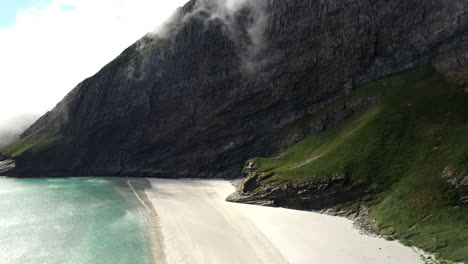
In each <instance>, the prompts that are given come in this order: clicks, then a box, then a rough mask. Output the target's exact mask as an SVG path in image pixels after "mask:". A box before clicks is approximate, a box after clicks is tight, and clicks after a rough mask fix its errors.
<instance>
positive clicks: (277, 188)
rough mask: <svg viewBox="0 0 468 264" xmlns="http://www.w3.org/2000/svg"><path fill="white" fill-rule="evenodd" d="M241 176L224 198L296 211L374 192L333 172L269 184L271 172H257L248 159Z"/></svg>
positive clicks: (334, 203) (368, 187) (365, 185)
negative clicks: (315, 178) (319, 178)
mask: <svg viewBox="0 0 468 264" xmlns="http://www.w3.org/2000/svg"><path fill="white" fill-rule="evenodd" d="M244 176H245V179H244V180H242V181H240V182H239V183H238V187H237V191H236V192H235V193H233V194H231V195H230V196H229V197H228V198H227V201H230V202H239V203H248V204H256V205H264V206H274V207H286V208H292V209H300V210H322V209H324V208H331V207H333V206H335V205H338V204H341V203H344V202H348V201H351V200H354V199H356V198H358V197H361V196H362V195H364V194H366V193H371V192H375V191H376V190H375V187H374V186H370V185H369V184H366V183H357V182H353V181H351V180H349V179H346V178H345V176H344V175H340V174H337V175H334V176H333V177H330V178H329V179H324V180H322V181H315V182H310V181H309V182H308V181H305V182H298V183H294V182H285V183H283V184H277V183H274V184H269V183H268V181H266V180H267V179H268V178H269V177H271V176H272V175H271V174H269V173H268V172H266V173H262V172H257V171H256V170H255V168H254V164H252V163H251V162H248V164H247V166H246V167H245V168H244Z"/></svg>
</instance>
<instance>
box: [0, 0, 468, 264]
mask: <svg viewBox="0 0 468 264" xmlns="http://www.w3.org/2000/svg"><path fill="white" fill-rule="evenodd" d="M239 3H240V4H238V5H234V6H230V5H227V4H226V2H225V1H215V0H198V1H196V0H192V1H190V2H189V3H187V4H186V5H185V6H184V7H182V8H180V9H179V10H178V11H177V12H176V14H175V15H174V16H173V18H172V19H171V20H170V21H169V22H168V23H167V25H166V27H165V28H164V30H163V31H161V32H158V33H155V34H148V35H146V36H144V37H143V38H141V39H140V40H139V41H137V42H136V43H135V44H134V45H132V46H131V47H129V48H128V49H126V50H125V51H124V52H123V53H122V54H121V55H120V56H118V57H117V58H116V59H115V60H113V61H112V62H110V63H109V64H108V65H106V66H105V67H104V68H103V69H102V70H101V71H99V72H98V73H97V74H96V75H94V76H92V77H90V78H88V79H86V80H84V81H83V82H82V83H80V84H79V85H78V86H77V87H75V88H74V89H73V90H72V91H71V92H70V93H69V94H68V95H67V96H66V97H65V98H64V99H63V100H62V101H61V102H60V103H59V104H58V105H57V106H56V107H55V108H54V109H53V110H51V111H50V112H48V113H47V114H46V115H44V116H43V117H41V118H40V119H39V120H38V121H37V122H36V123H35V124H33V125H32V126H31V127H30V128H29V129H27V130H26V131H25V132H24V133H23V134H22V135H21V138H20V140H18V141H17V142H15V143H13V144H10V145H8V146H6V147H4V148H3V149H1V150H0V153H2V154H3V155H4V156H5V157H4V158H3V159H7V158H8V159H7V160H6V161H3V162H1V163H0V167H2V164H7V165H5V166H4V168H3V169H1V168H0V172H2V171H3V173H4V174H7V175H11V176H33V177H38V176H80V175H100V176H148V177H173V178H177V177H201V178H210V177H223V178H235V177H239V176H241V175H242V171H244V174H245V176H246V179H245V180H244V181H243V182H242V183H240V185H239V188H238V193H236V194H235V195H232V196H231V197H230V198H229V199H230V200H232V201H240V202H249V203H256V204H263V205H272V206H286V207H292V208H297V209H315V210H320V209H324V208H330V207H333V208H335V210H336V211H337V212H347V214H349V213H353V214H360V212H361V211H365V212H369V215H370V216H371V217H372V218H373V219H374V220H375V221H376V222H377V224H376V225H375V229H376V230H377V231H378V232H386V234H387V235H389V237H392V238H399V239H401V240H404V241H406V242H407V243H409V244H410V243H412V244H416V245H418V246H420V247H422V248H424V249H426V250H428V251H431V252H437V253H439V254H440V256H441V257H442V258H448V259H451V260H459V261H467V260H468V245H467V244H468V243H466V241H467V240H468V237H467V235H466V234H468V230H467V229H466V228H467V227H466V224H464V223H466V221H467V220H468V209H467V202H466V201H467V200H466V199H468V198H467V197H468V190H467V188H468V187H467V185H468V183H467V181H468V179H467V178H466V176H468V175H465V174H466V173H465V172H466V171H468V143H467V142H466V139H465V137H464V135H466V133H468V126H467V123H468V120H467V118H466V116H465V113H467V112H468V111H467V110H468V109H467V108H466V107H467V105H468V101H467V97H468V96H467V95H468V88H467V87H468V86H467V83H468V49H467V47H468V33H467V29H468V2H467V1H460V0H439V1H419V0H394V1H386V0H372V1H363V0H340V1H339V0H328V1H319V0H287V1H272V0H257V1H253V0H244V1H240V2H239ZM255 157H264V158H255ZM267 157H272V158H267ZM12 160H13V161H14V162H15V163H16V167H15V168H12V167H13V166H12V165H11V164H12V162H13V161H12ZM246 162H247V163H246ZM244 165H245V168H244ZM362 208H367V209H366V210H361V209H362ZM369 208H372V209H369ZM453 208H457V209H453ZM453 210H455V211H453ZM366 215H367V214H366ZM369 215H367V216H369ZM367 216H366V217H367ZM444 221H450V223H451V227H450V228H448V227H447V224H446V222H444ZM410 229H411V230H410ZM408 230H410V231H408Z"/></svg>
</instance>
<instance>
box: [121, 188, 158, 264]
mask: <svg viewBox="0 0 468 264" xmlns="http://www.w3.org/2000/svg"><path fill="white" fill-rule="evenodd" d="M127 185H128V186H129V188H130V189H131V190H132V191H133V192H134V194H135V196H136V198H137V199H138V200H139V201H140V202H141V204H142V206H143V207H144V210H142V213H143V215H144V217H145V224H146V226H147V230H148V231H147V233H146V234H147V239H148V241H149V246H150V250H151V254H152V263H153V264H166V263H167V258H166V252H165V246H164V234H163V232H162V230H161V225H160V220H159V216H158V214H157V212H156V210H155V208H154V206H153V204H152V203H151V201H150V200H149V199H148V196H147V195H146V192H145V189H148V188H151V184H150V182H149V181H148V180H146V179H128V180H127Z"/></svg>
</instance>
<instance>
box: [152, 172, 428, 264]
mask: <svg viewBox="0 0 468 264" xmlns="http://www.w3.org/2000/svg"><path fill="white" fill-rule="evenodd" d="M149 180H150V182H151V185H152V189H146V190H145V192H146V194H147V196H148V199H149V200H150V201H151V202H152V203H153V206H154V208H155V209H156V211H157V214H158V216H159V222H160V226H161V230H162V233H163V236H164V245H165V253H166V256H167V262H168V263H170V264H172V263H187V264H197V263H200V264H209V263H213V264H215V263H216V264H230V263H236V264H237V263H242V264H250V263H252V264H253V263H266V264H274V263H294V264H313V263H317V264H365V263H369V264H371V263H372V264H393V263H395V264H418V263H423V261H422V260H421V259H420V256H419V254H417V253H416V252H415V251H414V250H413V249H412V248H408V247H405V246H403V245H401V244H399V243H398V242H395V241H386V240H384V239H381V238H376V237H370V236H365V235H361V234H360V233H359V231H358V230H356V229H355V228H354V227H353V224H352V222H351V221H350V220H347V219H345V218H341V217H334V216H328V215H322V214H317V213H312V212H305V211H296V210H289V209H283V208H269V207H261V206H253V205H244V204H235V203H228V202H226V201H225V200H224V199H225V198H226V197H227V196H228V195H229V194H230V193H232V192H233V191H234V187H233V186H232V184H231V183H230V182H229V181H223V180H192V179H190V180H166V179H149Z"/></svg>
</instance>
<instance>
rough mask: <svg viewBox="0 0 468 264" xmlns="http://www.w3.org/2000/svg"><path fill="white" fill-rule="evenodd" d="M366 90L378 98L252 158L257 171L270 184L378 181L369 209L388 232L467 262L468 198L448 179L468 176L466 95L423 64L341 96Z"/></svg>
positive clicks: (443, 256)
mask: <svg viewBox="0 0 468 264" xmlns="http://www.w3.org/2000/svg"><path fill="white" fill-rule="evenodd" d="M368 96H376V97H378V98H379V103H378V104H377V105H375V106H374V107H372V108H370V109H369V110H367V111H365V112H363V113H361V114H358V115H356V116H355V117H353V118H352V119H349V120H348V121H346V122H345V123H344V124H342V125H340V126H338V127H335V128H332V129H330V130H327V131H326V132H324V133H320V134H317V135H312V136H310V137H308V138H306V139H305V140H303V141H302V142H300V143H298V144H297V145H295V146H293V147H292V148H290V149H289V150H288V151H287V152H286V153H284V154H283V155H281V156H280V157H275V158H256V159H253V160H252V161H253V163H254V164H255V168H256V170H258V171H268V172H269V173H274V175H273V176H272V177H271V178H269V179H267V180H265V181H268V182H269V183H270V184H281V183H285V182H288V183H289V182H300V181H317V180H320V179H324V178H330V177H333V176H334V175H336V174H340V175H345V177H347V178H348V179H352V180H354V181H357V182H365V183H369V184H373V185H377V186H378V187H379V189H380V190H382V191H381V192H380V193H379V194H376V195H375V196H376V197H374V198H376V202H374V206H373V207H372V210H371V214H370V215H371V217H373V218H374V219H376V220H377V223H378V225H379V227H380V228H381V229H382V230H384V231H385V232H386V233H387V235H388V236H389V237H391V238H397V239H400V240H401V241H403V242H404V243H407V244H413V245H416V246H418V247H421V248H423V249H425V250H427V251H429V252H434V253H437V254H438V257H439V258H441V259H450V260H452V261H464V262H468V206H467V205H468V204H466V203H465V204H463V203H462V202H461V201H460V195H461V194H460V191H463V190H460V188H457V187H455V186H454V184H450V183H448V182H447V181H450V182H452V183H455V182H458V183H459V182H460V181H461V180H462V179H463V178H464V177H466V176H468V115H467V113H468V95H467V94H465V93H464V91H463V88H462V87H459V86H456V85H452V84H449V83H447V82H446V81H445V80H444V78H443V77H442V76H441V75H440V74H438V73H437V72H435V70H433V69H432V67H430V66H425V67H421V68H418V69H414V70H411V71H407V72H404V73H401V74H398V75H395V76H392V77H389V78H386V79H384V80H382V81H378V82H374V83H371V84H369V85H367V86H365V87H363V88H360V89H358V90H356V91H355V92H354V93H353V94H352V95H351V96H349V97H348V98H345V99H344V100H350V99H353V98H356V97H368ZM331 108H333V107H329V108H328V109H331ZM325 111H327V109H326V110H325ZM320 114H323V113H319V114H318V115H320ZM314 118H316V116H315V117H314V116H312V117H309V118H308V120H312V119H314ZM298 125H301V124H298Z"/></svg>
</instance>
